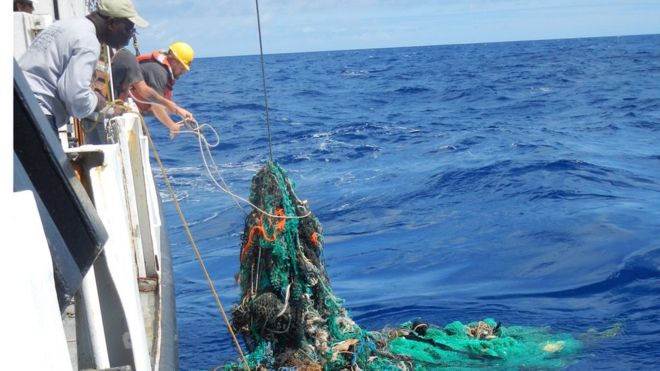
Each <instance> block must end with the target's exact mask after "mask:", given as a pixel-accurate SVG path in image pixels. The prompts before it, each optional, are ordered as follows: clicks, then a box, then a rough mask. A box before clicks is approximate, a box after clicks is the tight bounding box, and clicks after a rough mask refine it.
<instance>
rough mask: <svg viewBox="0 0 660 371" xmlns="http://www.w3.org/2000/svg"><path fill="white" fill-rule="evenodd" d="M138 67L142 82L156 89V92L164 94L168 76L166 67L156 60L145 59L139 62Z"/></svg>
mask: <svg viewBox="0 0 660 371" xmlns="http://www.w3.org/2000/svg"><path fill="white" fill-rule="evenodd" d="M140 69H141V70H142V76H143V77H144V82H146V83H147V85H149V86H150V87H151V88H152V89H154V90H155V91H157V92H158V94H160V95H164V94H165V87H166V86H167V81H168V80H169V77H170V74H169V71H168V70H167V67H165V66H163V65H162V64H160V63H158V62H156V61H145V62H142V63H140Z"/></svg>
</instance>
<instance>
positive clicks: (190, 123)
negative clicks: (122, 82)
mask: <svg viewBox="0 0 660 371" xmlns="http://www.w3.org/2000/svg"><path fill="white" fill-rule="evenodd" d="M128 93H129V95H130V96H131V97H132V98H133V99H135V100H136V101H137V102H140V103H144V104H152V105H157V106H161V107H163V108H167V107H165V106H164V105H162V104H160V103H156V102H146V101H143V100H140V99H138V98H136V97H135V96H134V95H133V94H132V93H131V92H130V90H129V92H128ZM176 124H177V125H180V124H184V125H186V127H189V128H190V130H183V131H179V133H181V134H193V135H195V136H197V143H198V144H199V153H200V155H201V157H202V161H203V162H204V167H205V168H206V172H207V173H208V175H209V177H210V178H211V180H212V181H213V183H214V184H215V186H216V187H218V189H220V190H221V191H222V192H224V193H226V194H228V195H229V196H230V197H231V198H232V199H233V200H234V202H235V203H236V205H237V206H238V208H239V209H241V210H242V211H243V212H244V213H245V214H247V213H246V212H245V210H243V207H242V206H241V204H240V203H239V201H242V202H244V203H246V204H248V205H250V206H252V207H253V208H254V209H255V210H257V211H259V212H260V213H262V214H264V215H266V216H268V217H270V218H277V219H302V218H306V217H308V216H310V215H311V214H312V212H311V211H307V213H306V214H305V215H301V216H298V215H275V214H271V213H269V212H268V211H266V210H263V209H261V208H259V207H258V206H257V205H255V204H253V203H252V202H250V201H249V200H247V199H245V198H243V197H241V196H239V195H237V194H235V193H234V192H232V191H231V190H230V189H229V186H228V185H227V183H225V180H224V178H223V177H222V174H221V172H220V169H219V168H218V165H217V164H216V162H215V159H214V158H213V154H212V153H211V148H215V147H217V146H218V145H220V135H219V134H218V132H217V131H216V130H215V129H214V128H213V127H212V126H211V125H209V124H199V123H198V122H197V120H194V119H193V120H185V119H184V120H181V121H179V122H177V123H176ZM204 128H208V129H209V130H211V132H212V133H213V135H215V138H216V140H215V143H213V144H211V143H209V141H208V140H207V139H206V136H205V135H204V133H203V129H204ZM202 143H203V145H202ZM205 152H206V154H205ZM207 154H208V157H209V158H210V160H211V163H212V164H213V168H214V169H215V172H216V174H217V176H218V179H220V183H222V185H221V184H220V183H218V180H217V179H216V177H215V176H214V175H213V173H212V172H211V167H210V166H209V164H208V162H207V159H206V156H207Z"/></svg>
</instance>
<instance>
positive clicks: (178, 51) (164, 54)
mask: <svg viewBox="0 0 660 371" xmlns="http://www.w3.org/2000/svg"><path fill="white" fill-rule="evenodd" d="M194 57H195V52H194V51H193V49H192V47H191V46H190V45H188V44H186V43H184V42H181V41H179V42H175V43H173V44H172V45H170V46H169V48H168V49H167V50H156V51H153V52H151V53H149V54H143V55H140V56H138V57H137V60H138V62H139V63H140V69H141V71H142V76H143V77H144V81H145V82H146V83H147V85H149V86H150V87H151V88H153V89H154V90H155V91H156V92H158V93H159V94H161V95H162V96H163V97H165V98H167V99H170V100H171V99H172V91H173V89H174V83H175V82H176V80H177V79H179V77H181V75H183V74H184V73H186V72H188V71H190V66H191V64H192V61H193V59H194ZM131 94H132V95H134V96H135V98H136V99H137V103H138V107H139V108H140V111H141V112H143V113H146V112H153V114H154V115H155V116H156V118H157V119H158V120H159V121H160V122H161V123H163V125H165V126H167V127H168V128H169V129H170V136H171V137H172V138H173V137H174V136H175V135H176V134H177V133H178V132H179V130H180V129H181V126H182V124H177V123H176V122H174V121H173V120H172V119H171V118H170V116H169V115H168V114H167V110H166V109H165V108H164V107H162V106H160V105H155V104H146V103H145V102H146V101H147V100H145V99H142V97H141V96H140V95H139V93H137V92H136V91H134V90H131Z"/></svg>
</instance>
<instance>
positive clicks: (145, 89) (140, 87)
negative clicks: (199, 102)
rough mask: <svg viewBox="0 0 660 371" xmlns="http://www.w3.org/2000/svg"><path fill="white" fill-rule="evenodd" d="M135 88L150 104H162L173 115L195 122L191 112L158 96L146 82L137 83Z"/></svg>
mask: <svg viewBox="0 0 660 371" xmlns="http://www.w3.org/2000/svg"><path fill="white" fill-rule="evenodd" d="M133 87H134V88H135V90H136V91H137V92H138V94H140V96H143V97H145V98H146V99H147V100H148V101H149V102H152V103H158V104H161V105H163V106H165V107H166V108H167V110H168V111H170V112H171V113H173V114H175V115H178V116H180V117H181V118H183V119H186V120H193V116H192V113H190V112H188V111H186V110H185V109H183V108H181V107H179V106H177V105H176V103H174V102H172V101H171V100H169V99H167V98H165V97H163V96H162V95H160V94H158V92H157V91H156V90H154V89H152V88H151V87H150V86H149V85H147V83H145V82H144V80H142V81H138V82H136V83H135V84H133ZM156 107H158V106H156V105H153V106H152V108H156ZM154 114H155V110H154ZM165 115H167V113H165ZM156 117H158V116H156ZM159 119H160V118H159ZM160 121H161V122H163V120H160ZM170 121H171V120H170ZM163 123H164V122H163ZM166 125H167V124H166Z"/></svg>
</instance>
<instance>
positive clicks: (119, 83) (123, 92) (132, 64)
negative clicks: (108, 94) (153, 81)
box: [112, 49, 194, 135]
mask: <svg viewBox="0 0 660 371" xmlns="http://www.w3.org/2000/svg"><path fill="white" fill-rule="evenodd" d="M112 81H113V86H114V93H115V97H116V98H118V99H121V100H123V101H126V99H127V98H128V97H129V96H130V95H129V91H131V92H132V93H131V94H133V95H135V97H140V98H139V99H144V100H145V101H147V102H149V103H156V104H159V105H161V106H162V107H165V108H166V109H167V111H169V112H171V113H173V114H175V115H178V116H181V118H183V119H184V120H194V118H193V115H192V114H191V113H190V112H188V111H187V110H185V109H183V108H181V107H179V106H178V105H177V104H176V103H174V102H173V101H171V100H170V99H167V98H164V97H163V96H162V95H160V94H158V92H157V91H156V90H154V89H153V88H151V87H150V86H149V85H147V83H146V82H145V81H144V77H143V76H142V70H141V69H140V65H139V64H138V61H137V59H136V57H135V55H133V53H131V52H130V51H128V50H127V49H120V50H118V51H117V53H115V55H114V56H113V57H112ZM165 115H167V113H165ZM161 121H162V120H161ZM170 122H171V125H168V123H166V122H163V123H164V124H165V125H166V126H168V128H169V129H170V134H172V135H174V134H176V133H177V132H178V131H179V126H178V125H177V124H175V123H174V122H172V120H170Z"/></svg>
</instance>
